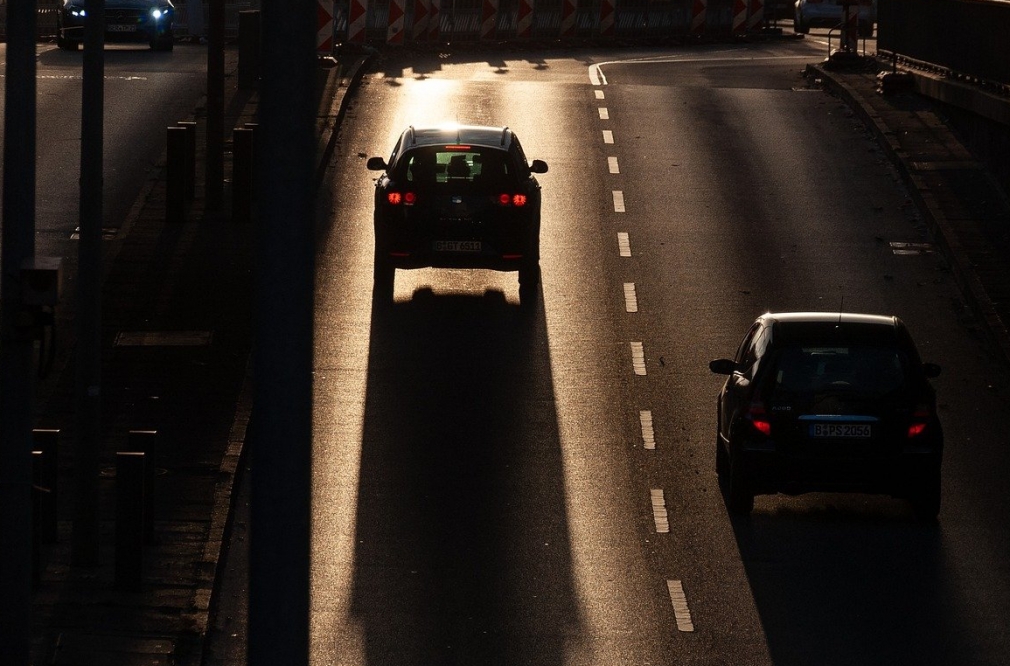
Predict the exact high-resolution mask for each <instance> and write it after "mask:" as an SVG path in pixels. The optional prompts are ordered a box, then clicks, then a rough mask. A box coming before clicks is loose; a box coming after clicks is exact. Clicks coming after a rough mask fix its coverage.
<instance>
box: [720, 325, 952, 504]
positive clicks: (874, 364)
mask: <svg viewBox="0 0 1010 666" xmlns="http://www.w3.org/2000/svg"><path fill="white" fill-rule="evenodd" d="M709 368H710V369H711V371H712V372H714V373H716V374H721V375H727V379H726V382H725V384H724V385H723V387H722V390H721V391H720V392H719V397H718V404H717V419H718V421H717V422H718V428H717V431H718V435H717V441H716V456H715V458H716V472H717V473H718V475H719V477H720V481H721V482H722V484H723V488H724V490H725V494H726V500H727V506H728V508H729V510H730V512H731V513H736V514H747V513H750V511H751V510H752V509H753V507H754V496H755V495H758V494H772V493H776V492H781V493H786V494H801V493H807V492H817V491H843V492H865V493H879V494H888V495H891V496H894V497H900V498H906V499H908V500H910V501H911V504H912V507H913V509H914V510H915V513H916V514H917V515H918V516H920V517H922V518H926V519H935V518H936V516H937V514H938V513H939V510H940V464H941V458H942V455H943V431H942V429H941V426H940V420H939V418H938V417H937V413H936V396H935V392H934V389H933V387H932V385H931V384H930V382H929V379H931V378H934V377H937V376H939V374H940V367H939V366H938V365H935V364H932V363H923V362H922V361H921V360H920V358H919V353H918V351H917V350H916V347H915V344H914V343H913V341H912V338H911V336H910V335H909V333H908V330H907V329H906V328H905V325H904V324H903V323H902V322H901V320H900V319H898V318H897V317H886V316H878V315H865V314H851V313H841V314H839V313H810V312H793V313H769V314H765V315H762V316H761V317H758V319H757V320H756V321H755V322H754V324H753V325H752V326H751V327H750V330H749V331H748V332H747V335H746V336H745V337H744V339H743V342H742V343H741V344H740V347H739V349H738V351H737V353H736V357H735V358H733V359H719V360H715V361H712V362H711V363H710V364H709Z"/></svg>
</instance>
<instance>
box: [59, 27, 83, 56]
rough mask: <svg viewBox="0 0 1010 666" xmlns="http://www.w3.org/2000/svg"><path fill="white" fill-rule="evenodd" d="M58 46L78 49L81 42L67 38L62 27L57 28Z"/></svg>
mask: <svg viewBox="0 0 1010 666" xmlns="http://www.w3.org/2000/svg"><path fill="white" fill-rule="evenodd" d="M56 46H57V47H59V48H60V49H61V50H63V51H76V50H77V49H78V47H79V46H80V42H78V41H76V40H73V39H67V38H66V37H64V36H63V30H62V29H61V28H57V29H56Z"/></svg>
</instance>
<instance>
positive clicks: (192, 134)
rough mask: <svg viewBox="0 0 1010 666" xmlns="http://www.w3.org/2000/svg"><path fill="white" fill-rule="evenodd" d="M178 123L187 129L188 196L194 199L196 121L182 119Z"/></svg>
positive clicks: (189, 198) (190, 199)
mask: <svg viewBox="0 0 1010 666" xmlns="http://www.w3.org/2000/svg"><path fill="white" fill-rule="evenodd" d="M176 125H178V126H179V127H181V128H183V129H184V130H186V198H187V199H188V200H189V201H192V200H193V199H194V198H195V197H196V122H195V121H193V120H180V121H179V122H177V123H176Z"/></svg>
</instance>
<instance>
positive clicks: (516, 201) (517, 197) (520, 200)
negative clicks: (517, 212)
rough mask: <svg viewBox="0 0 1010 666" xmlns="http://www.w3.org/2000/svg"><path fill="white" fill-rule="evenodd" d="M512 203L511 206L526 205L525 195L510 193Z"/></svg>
mask: <svg viewBox="0 0 1010 666" xmlns="http://www.w3.org/2000/svg"><path fill="white" fill-rule="evenodd" d="M512 205H513V206H525V205H526V195H525V194H513V195H512Z"/></svg>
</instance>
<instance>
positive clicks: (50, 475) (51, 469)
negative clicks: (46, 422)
mask: <svg viewBox="0 0 1010 666" xmlns="http://www.w3.org/2000/svg"><path fill="white" fill-rule="evenodd" d="M32 441H33V446H34V448H35V450H37V451H39V452H40V455H41V461H40V463H39V464H40V465H41V476H40V477H39V482H38V485H39V486H41V487H43V488H45V489H46V492H45V493H43V494H42V497H41V498H40V504H39V527H40V530H41V532H40V535H39V536H40V538H41V539H42V543H56V541H57V540H58V538H59V536H58V534H59V526H58V523H57V521H58V518H59V514H58V511H57V506H58V505H59V477H60V458H59V450H60V431H59V430H48V429H43V428H36V429H34V430H32Z"/></svg>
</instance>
